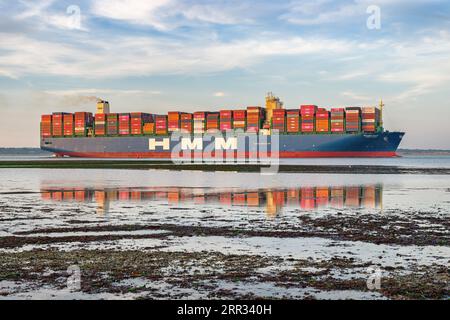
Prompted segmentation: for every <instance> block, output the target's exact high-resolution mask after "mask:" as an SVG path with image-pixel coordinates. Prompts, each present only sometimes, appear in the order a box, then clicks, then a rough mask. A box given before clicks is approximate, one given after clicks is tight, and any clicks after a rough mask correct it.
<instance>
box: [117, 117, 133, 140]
mask: <svg viewBox="0 0 450 320" xmlns="http://www.w3.org/2000/svg"><path fill="white" fill-rule="evenodd" d="M130 123H131V115H130V114H129V113H121V114H120V115H119V135H121V136H128V135H130Z"/></svg>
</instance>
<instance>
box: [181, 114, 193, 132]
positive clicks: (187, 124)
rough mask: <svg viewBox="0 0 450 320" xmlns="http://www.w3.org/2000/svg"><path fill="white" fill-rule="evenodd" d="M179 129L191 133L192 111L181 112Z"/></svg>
mask: <svg viewBox="0 0 450 320" xmlns="http://www.w3.org/2000/svg"><path fill="white" fill-rule="evenodd" d="M181 130H183V131H185V132H189V133H192V113H182V114H181Z"/></svg>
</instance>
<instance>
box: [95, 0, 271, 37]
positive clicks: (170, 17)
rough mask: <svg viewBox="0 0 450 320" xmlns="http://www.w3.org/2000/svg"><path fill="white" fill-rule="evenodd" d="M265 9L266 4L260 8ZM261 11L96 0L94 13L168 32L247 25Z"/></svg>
mask: <svg viewBox="0 0 450 320" xmlns="http://www.w3.org/2000/svg"><path fill="white" fill-rule="evenodd" d="M260 6H261V7H263V6H264V4H260ZM256 12H259V10H257V9H255V4H254V3H252V2H251V1H242V0H231V1H230V0H228V1H223V0H222V1H219V0H218V1H195V2H194V1H179V0H152V1H141V0H94V1H93V4H92V6H91V13H92V14H93V15H95V16H98V17H103V18H108V19H113V20H119V21H123V22H126V23H129V24H138V25H144V26H152V27H154V28H156V29H158V30H162V31H167V30H171V29H174V28H177V27H179V26H186V25H191V24H192V22H202V23H211V24H243V23H250V22H252V19H251V18H250V17H251V16H253V15H255V14H256Z"/></svg>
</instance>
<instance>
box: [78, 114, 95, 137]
mask: <svg viewBox="0 0 450 320" xmlns="http://www.w3.org/2000/svg"><path fill="white" fill-rule="evenodd" d="M92 122H93V117H92V113H90V112H75V135H76V136H79V137H85V136H87V130H88V128H90V127H92Z"/></svg>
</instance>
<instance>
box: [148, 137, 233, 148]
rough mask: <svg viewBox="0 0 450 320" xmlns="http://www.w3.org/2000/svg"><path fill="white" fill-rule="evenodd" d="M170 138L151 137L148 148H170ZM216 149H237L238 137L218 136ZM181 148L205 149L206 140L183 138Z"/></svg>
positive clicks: (215, 144) (215, 141) (215, 140)
mask: <svg viewBox="0 0 450 320" xmlns="http://www.w3.org/2000/svg"><path fill="white" fill-rule="evenodd" d="M170 141H171V139H170V138H159V139H157V138H150V139H149V143H148V148H149V150H150V151H155V150H164V151H169V150H170ZM213 143H214V149H215V150H237V148H238V142H237V138H235V137H231V138H220V137H216V138H215V139H214V142H213ZM180 144H181V150H203V149H204V141H203V138H192V139H191V138H181V142H180Z"/></svg>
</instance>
